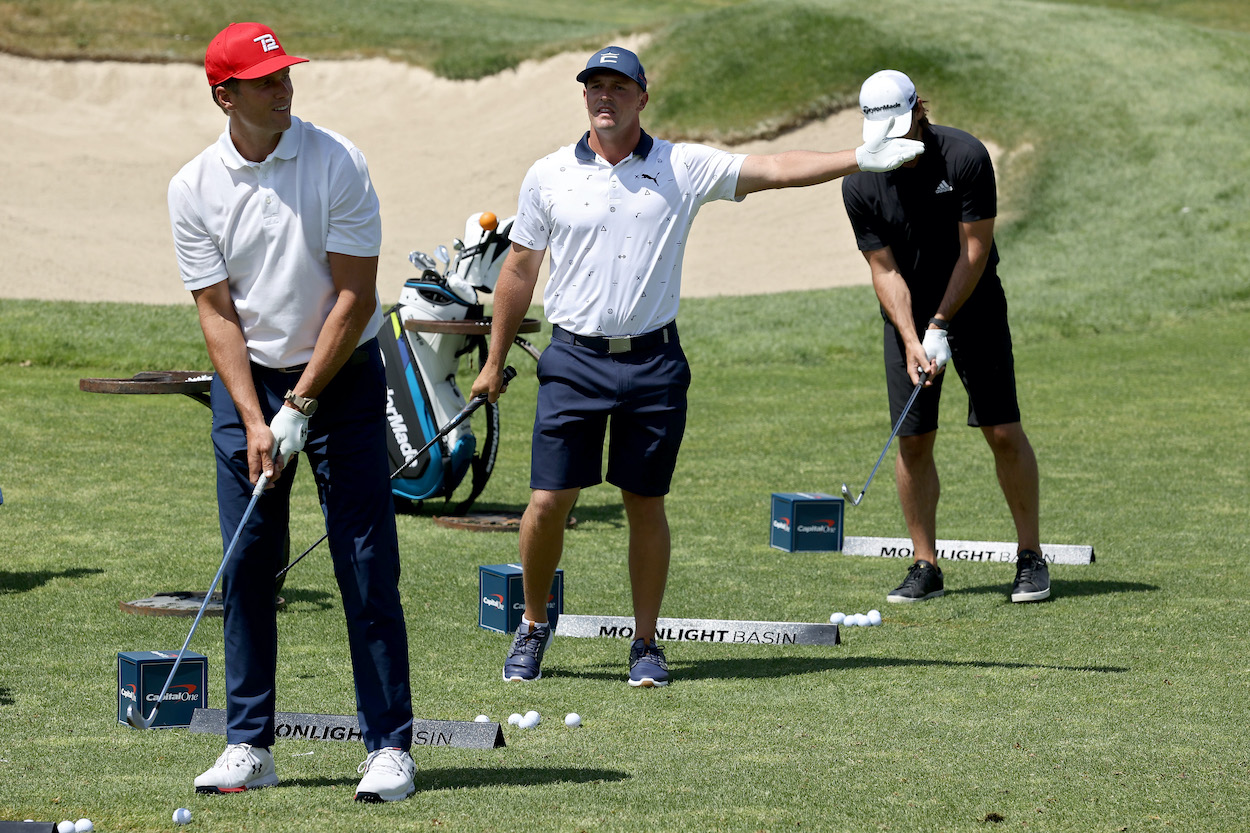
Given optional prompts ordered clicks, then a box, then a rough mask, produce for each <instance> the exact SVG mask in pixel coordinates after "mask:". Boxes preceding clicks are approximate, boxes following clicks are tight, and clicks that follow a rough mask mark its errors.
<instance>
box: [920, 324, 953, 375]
mask: <svg viewBox="0 0 1250 833" xmlns="http://www.w3.org/2000/svg"><path fill="white" fill-rule="evenodd" d="M922 346H923V347H924V352H925V355H926V356H928V357H929V358H930V359H931V360H932V361H935V362H937V366H938V367H939V368H941V367H945V366H946V363H947V362H948V361H950V360H951V346H950V345H949V344H947V343H946V330H938V329H934V328H930V329H928V330H925V331H924V342H923V343H922Z"/></svg>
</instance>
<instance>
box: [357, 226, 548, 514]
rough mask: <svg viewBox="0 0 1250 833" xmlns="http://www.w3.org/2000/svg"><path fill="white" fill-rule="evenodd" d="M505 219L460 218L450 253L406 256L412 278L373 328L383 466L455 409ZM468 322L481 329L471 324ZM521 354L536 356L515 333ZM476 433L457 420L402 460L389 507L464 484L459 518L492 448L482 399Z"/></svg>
mask: <svg viewBox="0 0 1250 833" xmlns="http://www.w3.org/2000/svg"><path fill="white" fill-rule="evenodd" d="M511 227H512V218H506V219H504V220H502V221H500V220H499V219H498V218H497V217H496V216H495V215H494V214H492V213H490V212H481V213H477V214H473V215H470V216H469V218H468V220H467V221H466V222H465V230H464V238H463V239H460V238H457V239H455V240H454V241H453V244H452V248H453V249H454V250H455V254H454V256H453V255H452V254H451V253H449V252H448V250H447V247H446V246H441V245H440V246H438V247H437V248H436V249H435V250H434V256H433V257H431V256H430V255H428V254H426V253H425V252H420V251H417V252H412V253H411V254H410V255H409V256H408V259H409V261H410V262H411V263H412V264H413V266H415V267H416V269H417V272H418V274H417V275H415V276H413V277H411V278H409V279H408V280H407V281H405V282H404V286H403V289H402V290H401V291H400V293H399V301H398V303H396V304H395V306H394V307H392V308H391V309H390V310H389V311H388V312H387V316H386V320H385V322H384V323H383V326H382V329H381V330H380V331H379V332H378V342H379V344H380V345H381V347H382V361H383V363H384V364H385V365H386V385H387V406H386V417H387V425H388V426H389V427H390V433H389V434H388V437H387V451H388V454H389V455H390V459H391V466H392V467H394V466H398V465H399V464H400V463H401V462H404V461H405V460H407V459H408V458H409V457H411V456H412V451H413V449H414V448H416V447H417V446H419V445H421V444H422V443H424V442H426V441H427V440H428V439H429V438H431V437H432V436H433V435H434V433H435V432H436V431H437V430H438V428H439V426H441V425H445V424H446V423H447V422H448V420H450V419H451V418H452V416H454V415H455V413H456V412H457V411H458V410H460V409H461V408H463V407H464V405H465V397H464V395H463V394H462V393H461V392H460V389H459V386H458V385H457V382H456V376H457V372H458V370H459V368H460V365H461V361H462V359H463V358H464V356H466V355H468V356H469V357H470V359H472V356H473V354H474V353H476V354H477V355H478V359H479V362H480V363H484V362H485V360H486V350H487V340H486V337H485V333H487V332H489V326H488V323H487V321H486V320H484V319H485V308H484V305H483V303H482V301H481V299H482V297H483V296H484V295H488V294H490V293H491V292H493V291H494V288H495V282H496V281H497V280H498V278H499V270H500V267H501V266H502V264H503V260H504V257H505V255H506V254H507V252H508V250H509V247H510V245H511V243H510V241H509V238H508V232H509V230H510V229H511ZM474 324H479V325H487V326H473V325H474ZM516 342H517V343H518V344H522V346H523V347H525V348H526V351H527V352H529V353H530V355H532V356H535V358H537V351H535V350H533V349H532V346H531V345H528V343H523V342H524V340H523V339H521V338H520V336H518V337H517V339H516ZM484 411H485V413H486V419H485V421H484V422H483V423H482V427H484V429H485V430H484V432H477V433H475V432H474V430H473V427H472V426H471V425H470V424H469V423H467V422H465V423H462V424H461V425H460V426H459V427H458V428H456V429H455V430H454V431H452V432H451V433H449V434H447V435H446V436H445V437H444V438H443V439H442V440H440V442H439V443H437V444H436V445H435V446H433V447H432V448H431V450H430V451H429V452H428V453H427V454H424V455H422V456H421V457H420V460H419V461H418V462H417V463H416V464H405V466H404V468H403V471H402V472H401V473H400V474H399V475H398V476H397V477H395V478H393V479H392V480H391V493H392V494H393V495H394V496H395V500H396V505H397V506H403V505H404V504H405V503H407V502H413V503H418V504H419V503H422V502H424V501H426V500H436V499H438V498H443V499H444V500H446V501H447V502H452V499H453V496H454V495H455V493H456V492H457V490H458V489H459V487H460V486H461V485H462V484H464V485H468V486H470V489H469V492H468V496H467V497H463V498H459V497H457V499H456V501H455V504H454V505H455V508H454V509H453V510H452V511H451V513H450V514H453V515H462V514H464V513H465V512H467V511H468V510H469V507H470V506H472V505H473V502H474V501H475V500H476V499H477V497H478V496H479V495H480V494H481V493H482V490H483V489H484V488H485V486H486V483H487V481H488V480H489V478H490V475H491V472H492V471H493V469H494V465H495V458H496V453H497V451H498V447H499V412H498V407H497V406H496V405H495V404H492V403H487V405H486V407H485V409H484Z"/></svg>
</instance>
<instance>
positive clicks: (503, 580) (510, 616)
mask: <svg viewBox="0 0 1250 833" xmlns="http://www.w3.org/2000/svg"><path fill="white" fill-rule="evenodd" d="M478 597H479V600H478V604H479V607H478V615H477V624H478V627H482V628H486V630H488V631H499V632H500V633H512V632H514V631H515V630H516V629H517V628H518V627H519V626H520V624H521V615H522V614H523V613H525V592H524V590H523V589H522V582H521V565H520V564H487V565H484V566H481V567H479V568H478ZM563 612H564V571H563V570H556V577H555V578H554V579H553V580H552V582H551V592H550V593H549V594H548V595H547V621H548V622H550V623H551V624H552V625H553V626H554V625H555V623H556V620H557V619H559V618H560V614H561V613H563Z"/></svg>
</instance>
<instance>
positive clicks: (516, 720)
mask: <svg viewBox="0 0 1250 833" xmlns="http://www.w3.org/2000/svg"><path fill="white" fill-rule="evenodd" d="M523 719H524V718H523V717H521V715H519V714H517V713H516V712H513V713H512V714H510V715H508V724H509V725H511V726H520V725H521V721H522V720H523Z"/></svg>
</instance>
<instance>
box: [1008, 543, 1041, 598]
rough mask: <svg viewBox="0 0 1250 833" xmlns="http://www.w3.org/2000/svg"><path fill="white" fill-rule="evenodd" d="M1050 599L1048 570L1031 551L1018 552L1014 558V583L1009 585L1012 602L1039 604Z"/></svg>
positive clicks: (1039, 556)
mask: <svg viewBox="0 0 1250 833" xmlns="http://www.w3.org/2000/svg"><path fill="white" fill-rule="evenodd" d="M1048 598H1050V569H1049V568H1047V566H1046V561H1045V559H1043V558H1042V556H1041V555H1040V554H1039V553H1036V552H1034V551H1033V550H1020V554H1019V555H1017V556H1016V582H1015V584H1013V585H1011V600H1012V601H1013V602H1040V601H1041V600H1042V599H1048Z"/></svg>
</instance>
